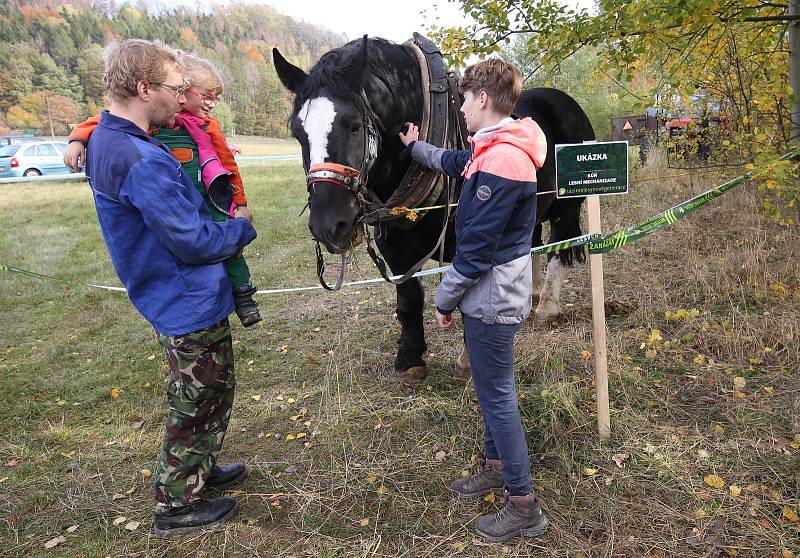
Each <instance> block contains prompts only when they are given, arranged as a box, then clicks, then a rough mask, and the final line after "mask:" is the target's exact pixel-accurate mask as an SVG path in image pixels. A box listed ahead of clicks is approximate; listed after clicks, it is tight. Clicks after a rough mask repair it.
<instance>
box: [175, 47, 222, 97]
mask: <svg viewBox="0 0 800 558" xmlns="http://www.w3.org/2000/svg"><path fill="white" fill-rule="evenodd" d="M180 60H181V66H183V79H184V80H185V81H186V84H187V85H188V86H189V87H193V86H196V87H202V88H203V89H206V90H208V91H209V92H211V93H213V94H214V95H222V91H223V90H224V89H225V86H224V84H223V83H222V77H220V75H219V71H218V70H217V68H216V67H215V66H214V65H213V64H212V63H211V62H209V61H208V60H205V59H204V58H200V57H199V56H195V55H194V54H182V55H181V58H180Z"/></svg>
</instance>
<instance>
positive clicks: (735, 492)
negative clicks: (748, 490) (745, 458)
mask: <svg viewBox="0 0 800 558" xmlns="http://www.w3.org/2000/svg"><path fill="white" fill-rule="evenodd" d="M728 492H730V493H731V496H732V497H733V498H736V497H737V496H740V495H741V494H742V489H741V488H739V487H738V486H736V485H735V484H732V485H730V486H729V487H728Z"/></svg>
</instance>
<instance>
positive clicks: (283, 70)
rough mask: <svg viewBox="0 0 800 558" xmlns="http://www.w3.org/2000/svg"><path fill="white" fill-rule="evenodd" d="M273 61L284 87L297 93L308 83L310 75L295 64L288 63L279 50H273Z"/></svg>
mask: <svg viewBox="0 0 800 558" xmlns="http://www.w3.org/2000/svg"><path fill="white" fill-rule="evenodd" d="M272 60H273V62H275V71H276V72H277V73H278V77H279V78H280V80H281V83H283V85H284V87H286V89H288V90H289V91H291V92H292V93H297V90H298V89H300V86H302V85H303V82H305V81H306V78H307V77H308V74H307V73H305V72H304V71H303V70H301V69H300V68H298V67H297V66H295V65H294V64H292V63H290V62H288V61H287V60H286V59H285V58H284V57H283V56H281V53H280V52H278V49H277V48H273V49H272Z"/></svg>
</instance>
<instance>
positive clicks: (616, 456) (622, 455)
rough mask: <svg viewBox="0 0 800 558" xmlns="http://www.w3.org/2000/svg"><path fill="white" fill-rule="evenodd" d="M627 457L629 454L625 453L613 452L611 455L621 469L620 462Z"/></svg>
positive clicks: (623, 461)
mask: <svg viewBox="0 0 800 558" xmlns="http://www.w3.org/2000/svg"><path fill="white" fill-rule="evenodd" d="M629 457H630V455H629V454H627V453H615V454H614V455H612V456H611V459H612V460H613V461H614V463H616V464H617V467H619V468H620V469H622V464H623V463H625V462H626V461H627V460H628V458H629Z"/></svg>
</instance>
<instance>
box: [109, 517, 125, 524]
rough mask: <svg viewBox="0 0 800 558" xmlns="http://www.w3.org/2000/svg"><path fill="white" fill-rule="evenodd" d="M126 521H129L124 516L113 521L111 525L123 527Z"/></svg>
mask: <svg viewBox="0 0 800 558" xmlns="http://www.w3.org/2000/svg"><path fill="white" fill-rule="evenodd" d="M126 521H128V518H127V517H125V516H123V515H121V516H119V517H118V518H116V519H115V520H114V521H112V522H111V524H112V525H122V524H123V523H125V522H126Z"/></svg>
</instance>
